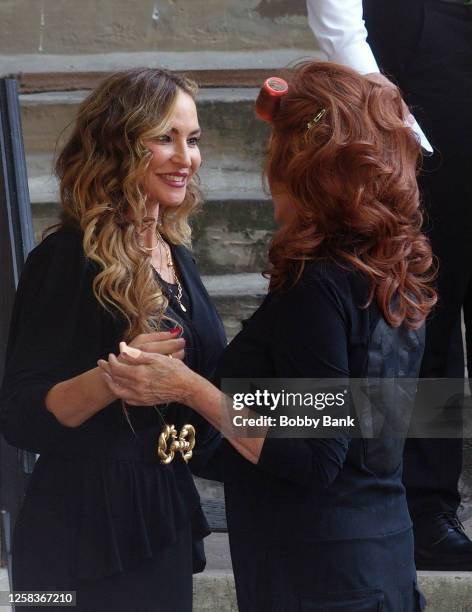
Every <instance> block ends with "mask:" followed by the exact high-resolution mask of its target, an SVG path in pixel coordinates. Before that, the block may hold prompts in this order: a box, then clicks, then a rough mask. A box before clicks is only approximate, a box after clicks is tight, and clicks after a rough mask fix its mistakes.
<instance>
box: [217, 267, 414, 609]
mask: <svg viewBox="0 0 472 612" xmlns="http://www.w3.org/2000/svg"><path fill="white" fill-rule="evenodd" d="M367 296H368V283H367V281H366V279H365V278H363V277H362V276H361V275H360V274H359V273H357V272H353V271H347V270H345V269H342V268H341V267H340V266H338V265H336V264H335V263H329V262H317V263H312V264H310V265H308V266H307V269H306V270H305V272H304V274H303V277H302V279H301V281H300V282H299V283H298V284H297V285H296V286H295V287H294V288H293V289H291V290H289V291H286V292H277V293H275V294H269V295H268V296H267V298H266V299H265V300H264V302H263V304H262V305H261V307H260V308H259V309H258V310H257V311H256V313H255V314H254V315H253V316H252V317H251V318H250V319H249V321H248V322H247V323H246V325H245V327H244V328H243V330H242V331H241V332H240V334H239V335H238V336H236V338H235V339H234V340H233V341H232V342H231V343H230V345H229V346H228V347H227V349H226V351H225V353H224V355H223V358H222V361H221V365H220V367H219V371H218V375H219V377H220V378H246V379H251V378H277V377H283V378H347V377H352V378H362V377H365V376H373V377H386V376H388V377H395V376H400V375H402V376H406V377H413V378H414V377H416V375H417V372H418V369H419V365H420V360H421V355H422V348H423V339H422V338H423V333H422V331H420V332H413V331H411V332H410V331H408V330H406V329H405V328H404V327H401V328H399V329H397V330H395V329H393V328H390V327H389V326H388V325H387V324H386V323H385V320H384V319H383V317H382V316H381V315H380V312H379V309H378V308H377V306H376V305H375V304H374V303H373V304H372V305H371V306H370V307H369V308H363V307H362V306H363V305H365V304H366V301H367ZM402 447H403V443H402V441H401V440H394V441H392V440H387V439H371V440H367V439H366V440H362V439H350V438H349V437H347V436H345V435H340V437H338V438H332V439H282V438H266V440H265V442H264V445H263V448H262V452H261V455H260V459H259V462H258V464H257V465H253V464H252V463H250V462H249V461H246V460H245V459H244V458H243V457H242V456H241V455H239V454H238V453H237V452H236V451H235V450H234V449H233V448H232V447H231V446H230V445H229V444H228V443H226V444H225V492H226V503H227V513H228V529H229V532H230V541H231V552H232V558H233V565H234V568H235V572H236V574H237V575H238V576H245V577H246V578H245V579H244V580H247V582H250V581H252V583H253V589H256V586H255V585H256V584H257V583H259V584H258V588H260V583H261V580H262V579H264V580H266V581H267V580H268V578H267V576H268V575H271V576H275V575H278V576H281V575H284V574H285V575H287V573H288V572H290V571H294V570H293V569H292V568H290V566H289V561H288V559H292V560H293V559H294V558H297V559H299V563H300V565H304V567H312V568H313V571H312V572H311V573H312V574H314V573H316V570H315V569H314V568H315V567H316V564H317V563H318V561H319V560H314V559H311V558H309V555H308V553H307V552H306V551H307V550H308V548H307V546H308V544H309V543H316V542H318V543H322V542H330V541H331V542H333V541H342V540H355V539H357V540H362V539H370V538H374V539H375V538H377V537H382V536H386V535H388V534H394V533H399V532H402V531H405V530H409V529H410V527H411V522H410V517H409V514H408V509H407V505H406V500H405V493H404V488H403V485H402V482H401V471H402ZM304 551H305V552H304ZM410 552H411V551H410ZM407 557H409V559H408V558H407ZM407 557H406V558H405V564H407V563H408V561H410V562H411V564H412V563H413V558H412V554H407ZM336 563H339V567H341V566H342V564H343V563H344V560H343V559H340V560H339V561H337V562H336ZM346 563H349V560H348V556H346ZM287 564H288V565H287ZM281 568H282V569H281ZM413 569H414V568H413ZM348 573H349V572H348ZM353 575H354V574H353ZM262 577H263V578H262ZM308 580H312V582H313V584H314V580H315V579H314V577H313V576H312V577H311V578H309V579H308ZM333 581H335V577H333ZM325 586H326V587H329V585H325ZM246 587H247V588H248V589H249V591H248V592H253V591H251V588H252V587H248V585H247V584H245V588H246ZM273 587H274V585H272V586H271V587H268V590H269V591H270V589H271V588H273ZM334 589H336V587H334ZM254 592H255V591H254ZM240 605H241V602H240ZM244 609H245V608H244ZM248 609H249V608H248ZM297 609H298V608H297Z"/></svg>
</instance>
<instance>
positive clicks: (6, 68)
mask: <svg viewBox="0 0 472 612" xmlns="http://www.w3.org/2000/svg"><path fill="white" fill-rule="evenodd" d="M192 1H194V0H192ZM0 11H1V4H0ZM0 27H1V26H0ZM266 42H269V41H266ZM271 42H273V41H271ZM302 58H303V59H306V58H313V59H317V60H322V59H324V56H323V55H322V53H321V52H320V51H319V50H317V49H316V41H315V39H314V38H313V37H312V38H311V40H310V44H309V45H307V46H306V48H305V49H303V48H300V47H297V46H293V47H292V48H285V49H284V48H265V49H258V50H238V49H234V50H228V49H221V50H220V51H218V52H216V53H215V52H214V51H208V50H196V49H194V50H191V51H182V50H177V49H176V50H172V51H165V50H160V51H155V50H154V51H141V52H133V51H130V52H116V51H114V52H110V53H70V49H69V50H68V52H67V53H65V54H62V53H44V52H42V53H23V52H20V53H13V54H1V53H0V76H15V77H16V78H17V79H18V81H19V84H20V88H21V91H24V92H37V91H73V90H76V89H78V88H79V87H80V84H84V83H85V86H84V87H82V88H83V89H89V88H90V80H91V79H92V80H93V79H94V78H95V76H94V75H97V74H104V73H110V72H116V71H118V70H129V69H131V68H136V67H137V66H145V67H150V68H166V69H168V70H175V71H176V72H186V73H187V72H188V73H194V72H206V71H220V70H221V71H235V70H237V71H250V70H271V69H272V70H279V69H280V68H283V67H285V66H289V65H292V64H293V63H295V62H297V61H298V60H300V59H302ZM67 74H69V75H73V77H76V79H75V82H74V79H73V78H71V80H67V81H66V80H65V75H67ZM47 75H50V76H47ZM54 83H55V84H56V85H55V87H54V89H51V86H52V85H53V84H54ZM57 84H59V86H58V85H57Z"/></svg>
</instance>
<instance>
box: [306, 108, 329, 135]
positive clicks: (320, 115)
mask: <svg viewBox="0 0 472 612" xmlns="http://www.w3.org/2000/svg"><path fill="white" fill-rule="evenodd" d="M327 112H328V111H327V110H326V108H322V109H321V110H320V111H318V112H317V113H316V115H315V116H314V117H313V119H312V120H311V121H309V122H308V123H307V124H306V129H307V130H311V128H314V127H315V125H316V124H317V123H319V122H320V121H321V120H322V119H323V117H324V116H325V115H326V113H327Z"/></svg>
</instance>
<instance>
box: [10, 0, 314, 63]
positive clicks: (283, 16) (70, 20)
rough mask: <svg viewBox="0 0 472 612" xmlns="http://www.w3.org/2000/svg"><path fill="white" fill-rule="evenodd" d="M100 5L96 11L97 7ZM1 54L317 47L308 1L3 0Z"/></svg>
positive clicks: (251, 50) (215, 50) (253, 49)
mask: <svg viewBox="0 0 472 612" xmlns="http://www.w3.org/2000/svg"><path fill="white" fill-rule="evenodd" d="M97 9H98V10H97ZM0 39H1V40H2V52H3V53H8V54H24V53H27V54H34V55H37V56H39V57H44V56H47V55H48V54H61V55H65V54H76V55H79V56H80V55H82V54H84V55H88V54H91V53H94V54H106V53H108V52H109V51H111V50H113V51H118V52H121V53H136V54H142V53H145V52H154V54H155V55H157V54H158V52H159V54H161V53H169V52H173V51H181V52H182V51H183V52H197V53H198V52H211V53H212V54H213V55H214V56H215V59H216V58H217V57H218V55H219V52H221V53H224V52H228V51H249V52H253V53H255V52H256V53H257V52H260V51H263V50H271V49H272V48H273V47H274V43H276V44H277V43H278V44H279V45H280V47H281V48H285V49H286V50H289V49H290V48H293V49H294V48H298V49H300V47H301V48H303V47H305V48H306V49H312V48H314V46H315V44H314V38H313V35H312V34H311V32H310V30H309V28H308V25H307V19H306V4H305V0H278V1H277V2H267V1H265V0H263V1H262V2H254V1H253V0H240V1H239V2H231V1H230V0H223V1H222V0H206V2H204V1H203V0H179V2H134V3H131V4H130V2H129V0H102V2H100V4H99V8H98V7H97V3H96V2H95V1H94V0H82V2H81V3H80V5H79V4H77V3H76V2H72V1H71V0H63V1H62V2H57V0H42V1H41V2H33V3H32V2H31V0H15V1H14V2H2V3H0Z"/></svg>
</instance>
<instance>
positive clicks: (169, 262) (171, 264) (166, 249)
mask: <svg viewBox="0 0 472 612" xmlns="http://www.w3.org/2000/svg"><path fill="white" fill-rule="evenodd" d="M156 235H157V241H158V242H157V245H156V246H159V244H161V245H162V246H163V247H164V253H165V254H166V259H167V267H168V268H169V270H170V271H171V273H172V278H173V280H174V283H175V284H176V285H177V294H175V293H174V294H173V295H174V296H175V299H176V300H177V303H178V304H179V306H180V309H181V310H182V311H183V312H187V309H186V307H185V306H184V305H183V303H182V295H183V289H182V285H181V283H180V281H179V278H178V276H177V274H176V272H175V266H174V262H173V261H172V254H171V252H170V246H169V245H168V244H167V242H166V241H165V240H164V238H163V237H162V236H161V234H160V232H159V231H157V230H156ZM152 248H153V249H155V248H156V247H152Z"/></svg>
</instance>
